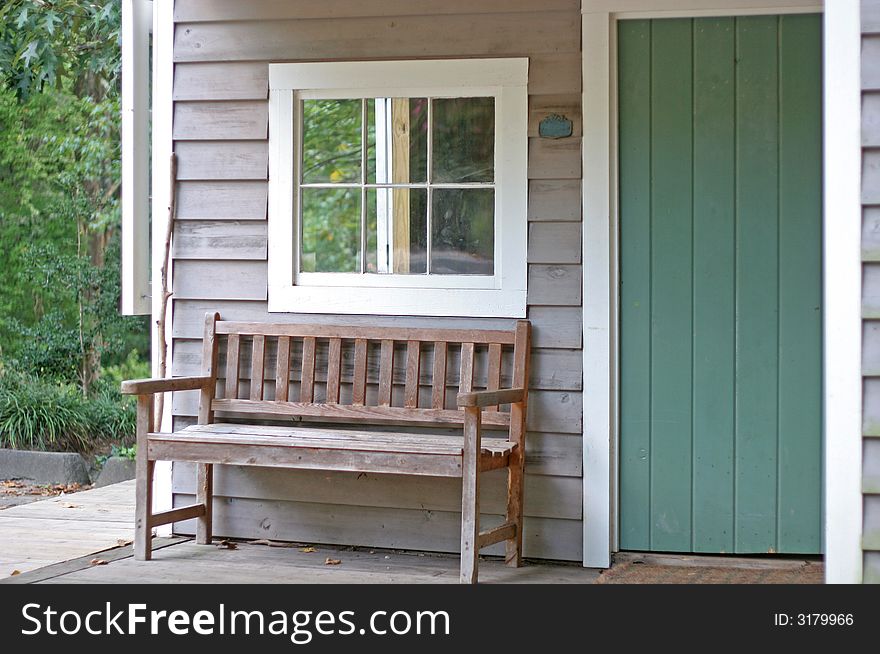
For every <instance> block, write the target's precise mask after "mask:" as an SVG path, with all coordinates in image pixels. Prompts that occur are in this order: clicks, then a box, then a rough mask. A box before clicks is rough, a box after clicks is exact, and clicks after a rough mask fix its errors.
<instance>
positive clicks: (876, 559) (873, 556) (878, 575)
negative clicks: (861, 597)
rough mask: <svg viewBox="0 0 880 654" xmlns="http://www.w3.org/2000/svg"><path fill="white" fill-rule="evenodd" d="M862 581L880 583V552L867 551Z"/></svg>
mask: <svg viewBox="0 0 880 654" xmlns="http://www.w3.org/2000/svg"><path fill="white" fill-rule="evenodd" d="M863 570H864V572H863V578H862V581H863V582H864V583H866V584H880V552H865V557H864V568H863Z"/></svg>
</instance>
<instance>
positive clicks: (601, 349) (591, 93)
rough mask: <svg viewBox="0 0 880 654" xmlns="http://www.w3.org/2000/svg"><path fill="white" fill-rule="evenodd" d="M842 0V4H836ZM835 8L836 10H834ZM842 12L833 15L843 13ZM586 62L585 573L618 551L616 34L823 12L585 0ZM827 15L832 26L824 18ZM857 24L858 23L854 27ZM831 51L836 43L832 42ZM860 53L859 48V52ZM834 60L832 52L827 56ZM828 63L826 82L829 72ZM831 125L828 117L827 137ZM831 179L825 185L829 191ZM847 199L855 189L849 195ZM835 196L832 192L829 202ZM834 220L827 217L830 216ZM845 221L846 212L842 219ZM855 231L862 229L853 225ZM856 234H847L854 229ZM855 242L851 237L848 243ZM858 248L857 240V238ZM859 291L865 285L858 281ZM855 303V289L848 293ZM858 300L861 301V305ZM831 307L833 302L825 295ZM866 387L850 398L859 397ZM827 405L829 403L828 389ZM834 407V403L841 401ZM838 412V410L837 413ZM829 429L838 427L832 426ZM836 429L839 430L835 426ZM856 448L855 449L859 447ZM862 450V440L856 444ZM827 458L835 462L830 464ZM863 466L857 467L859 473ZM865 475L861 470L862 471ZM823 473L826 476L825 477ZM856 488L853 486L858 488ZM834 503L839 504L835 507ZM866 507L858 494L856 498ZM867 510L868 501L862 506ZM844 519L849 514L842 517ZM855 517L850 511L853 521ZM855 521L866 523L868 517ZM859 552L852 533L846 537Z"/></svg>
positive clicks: (853, 342) (779, 3)
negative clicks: (628, 28) (659, 23)
mask: <svg viewBox="0 0 880 654" xmlns="http://www.w3.org/2000/svg"><path fill="white" fill-rule="evenodd" d="M837 1H838V0H835V3H837ZM844 3H846V4H854V5H855V6H856V12H857V11H858V0H843V2H841V3H840V4H844ZM829 4H833V3H829ZM840 9H841V8H840V7H836V11H840ZM581 12H582V14H583V15H582V32H581V33H582V39H583V43H582V57H583V63H582V65H583V91H582V92H583V123H584V138H583V171H584V179H583V216H584V230H583V252H584V254H583V262H584V264H583V265H584V277H583V298H584V300H583V305H584V306H583V311H584V317H583V320H584V332H583V333H584V342H583V348H584V349H583V357H584V383H583V388H584V391H583V393H584V398H583V401H584V416H583V424H584V435H583V439H584V441H583V475H584V484H583V493H584V497H583V506H584V518H583V529H584V531H583V544H584V553H583V556H584V558H583V564H584V566H587V567H597V568H605V567H608V566H609V564H610V560H611V552H613V551H616V550H617V519H618V516H617V487H618V481H617V473H618V470H617V443H618V437H619V432H618V420H617V413H618V404H617V403H618V365H619V361H618V352H617V343H618V325H617V316H618V299H619V294H618V292H617V284H618V282H617V275H618V244H617V230H618V216H617V206H616V198H617V188H618V187H617V179H616V169H617V143H616V136H615V134H616V111H617V104H616V72H617V70H616V60H615V49H616V42H615V34H616V24H617V21H618V20H619V19H625V18H671V17H689V16H693V17H697V16H713V15H714V16H725V15H727V16H732V15H750V14H751V15H754V14H782V13H819V12H822V3H821V2H809V1H807V2H805V1H804V0H773V1H772V2H771V1H763V2H762V1H761V0H582V2H581ZM827 20H828V19H827V17H826V21H827ZM850 27H851V26H850ZM846 38H848V39H850V41H851V43H852V44H858V43H859V42H860V38H859V35H858V34H855V35H853V33H852V30H851V29H848V30H847V36H846ZM825 46H826V53H827V51H828V49H829V47H830V48H836V47H837V44H836V43H835V42H834V41H833V40H830V39H829V37H828V34H827V33H826V36H825ZM854 47H855V48H856V49H857V48H858V45H855V46H854ZM826 56H827V55H826ZM829 59H830V60H831V61H833V62H834V68H833V71H834V74H835V75H839V74H840V70H841V67H842V66H849V67H850V68H849V70H850V75H848V76H847V78H848V77H851V76H852V75H855V76H856V77H858V70H859V68H858V62H856V63H855V64H853V63H852V61H850V60H847V62H845V63H838V62H836V60H835V59H833V58H829ZM829 59H826V75H827V76H828V75H829V72H828V68H827V63H828V61H829ZM841 104H842V105H845V106H842V107H841V109H842V111H841V116H843V115H845V118H843V117H842V118H840V119H838V122H840V123H842V124H844V125H847V124H848V125H849V126H850V127H852V128H853V129H854V131H856V132H857V127H856V126H857V124H858V120H856V119H854V117H853V111H854V107H858V106H859V105H858V102H856V103H855V104H854V105H853V104H849V103H848V102H847V103H844V102H842V103H841ZM829 126H831V127H833V126H834V123H833V122H832V121H831V120H830V119H829V118H828V117H827V116H826V131H827V130H828V129H829ZM825 165H826V169H827V170H830V169H833V168H834V167H835V166H838V165H840V163H839V161H838V159H837V158H836V157H835V156H834V155H833V153H829V152H828V151H826V157H825ZM842 170H844V171H846V172H845V173H843V174H844V175H846V176H849V178H850V180H856V179H858V177H859V175H860V174H861V173H860V169H859V168H858V167H856V168H855V170H854V169H853V167H852V162H850V163H849V164H845V165H843V167H842ZM827 187H828V180H827V179H826V189H827ZM847 193H852V191H850V190H847ZM848 197H849V198H850V204H851V203H852V201H853V199H856V200H857V199H858V192H857V191H856V192H855V193H854V194H853V195H851V196H848ZM827 201H828V195H827V194H826V202H827ZM826 220H827V212H826ZM838 220H839V214H838ZM856 224H858V222H857V223H856ZM847 233H849V231H848V232H847ZM846 238H849V237H846ZM850 240H851V239H850ZM850 240H847V245H846V247H842V248H840V249H839V250H837V249H836V250H835V251H834V252H832V251H830V250H829V249H827V248H826V277H827V276H828V272H827V271H828V270H829V269H831V268H834V269H836V268H837V267H838V266H841V265H842V266H843V267H844V268H846V269H851V268H852V267H853V263H854V262H855V263H857V262H858V261H859V254H858V248H857V247H856V249H855V250H853V248H852V243H851V242H850ZM856 244H858V239H857V240H856ZM845 281H846V283H848V284H851V283H852V275H851V274H848V275H846V280H845ZM854 286H855V288H858V287H859V285H858V284H855V285H854ZM845 295H846V297H849V298H852V297H853V291H849V292H848V293H847V294H845ZM859 301H860V300H859ZM826 302H827V298H826ZM825 311H826V315H829V316H830V315H834V314H833V312H832V310H831V307H830V305H829V304H826V309H825ZM850 314H851V307H849V308H848V309H847V312H846V313H844V314H842V315H845V316H846V318H845V319H843V318H840V316H837V318H838V319H839V322H840V323H842V325H843V327H842V328H843V330H844V331H847V333H848V335H847V337H846V341H845V342H848V345H849V347H850V348H851V349H852V348H856V349H857V348H858V347H859V346H858V342H859V341H860V339H861V333H860V332H859V333H857V334H855V335H853V334H851V333H850V332H852V331H853V330H854V329H855V328H856V327H855V326H856V325H858V329H859V330H860V329H861V321H860V320H857V319H856V318H853V317H852V316H851V315H850ZM828 339H829V332H828V327H827V323H826V347H825V352H826V358H827V356H828V351H829V348H828ZM839 365H840V367H841V373H840V374H841V376H842V377H844V378H846V377H847V375H849V378H848V379H850V382H849V386H848V387H847V388H848V389H849V390H847V392H851V386H852V380H853V379H854V380H859V379H860V376H859V375H860V373H859V372H858V371H859V369H860V368H859V366H860V362H859V359H858V357H856V359H855V363H853V359H852V351H850V352H849V355H848V356H847V358H846V363H845V364H839ZM860 393H861V390H860V389H858V391H857V392H855V393H852V395H853V396H858V397H860ZM825 399H826V403H827V402H829V396H828V389H827V387H826V398H825ZM835 401H836V400H835ZM843 412H844V413H845V415H846V416H847V420H849V421H852V420H853V419H854V417H857V416H860V415H861V412H860V410H858V411H856V410H854V409H853V408H852V406H851V405H850V406H847V407H846V408H845V409H844V411H843ZM835 415H836V413H835ZM826 429H827V430H829V431H830V430H831V427H830V426H829V424H828V421H827V419H826ZM835 429H836V427H835ZM851 446H852V443H850V448H849V449H850V450H852V447H851ZM859 447H861V440H860V439H859ZM852 454H853V453H852V452H850V454H849V455H847V456H846V457H845V461H841V462H840V466H839V468H837V471H838V473H837V474H848V475H850V477H851V478H860V470H861V467H860V462H859V461H858V460H857V459H855V458H854V457H853V456H852ZM826 460H836V459H832V458H831V457H827V455H826ZM854 466H857V467H854ZM856 471H858V472H856ZM826 474H828V472H827V471H826ZM851 485H852V484H851ZM832 499H834V500H835V501H834V503H833V504H832V503H831V501H832ZM839 500H840V498H836V497H835V498H832V497H831V496H830V494H827V493H826V508H825V513H826V515H829V514H832V513H834V511H832V509H831V507H832V506H841V504H839V503H838V501H839ZM852 501H853V496H852V494H850V496H849V498H848V499H847V500H846V502H844V503H843V506H848V505H849V506H851V504H849V503H851V502H852ZM859 502H861V496H860V497H859ZM859 506H861V504H859ZM842 513H846V511H845V510H844V511H842ZM852 513H853V511H850V515H851V518H850V519H851V520H852V519H856V518H853V517H852ZM857 519H858V520H859V521H860V520H861V511H858V516H857ZM841 538H845V539H846V540H847V542H848V543H849V546H850V549H852V535H851V534H850V535H847V536H843V537H841Z"/></svg>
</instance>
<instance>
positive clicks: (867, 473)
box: [862, 438, 880, 495]
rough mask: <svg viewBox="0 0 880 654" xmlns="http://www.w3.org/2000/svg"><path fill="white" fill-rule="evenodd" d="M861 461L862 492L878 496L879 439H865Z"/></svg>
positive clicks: (879, 471)
mask: <svg viewBox="0 0 880 654" xmlns="http://www.w3.org/2000/svg"><path fill="white" fill-rule="evenodd" d="M862 461H863V462H864V467H863V470H862V492H864V493H871V494H874V495H880V438H866V439H865V443H864V446H863V448H862Z"/></svg>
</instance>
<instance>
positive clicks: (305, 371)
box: [299, 336, 316, 402]
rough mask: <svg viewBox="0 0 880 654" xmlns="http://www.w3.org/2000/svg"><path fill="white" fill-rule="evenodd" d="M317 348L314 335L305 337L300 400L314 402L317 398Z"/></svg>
mask: <svg viewBox="0 0 880 654" xmlns="http://www.w3.org/2000/svg"><path fill="white" fill-rule="evenodd" d="M315 350H316V341H315V337H314V336H306V337H305V338H303V355H302V377H301V378H300V391H299V401H300V402H312V401H313V400H314V398H315Z"/></svg>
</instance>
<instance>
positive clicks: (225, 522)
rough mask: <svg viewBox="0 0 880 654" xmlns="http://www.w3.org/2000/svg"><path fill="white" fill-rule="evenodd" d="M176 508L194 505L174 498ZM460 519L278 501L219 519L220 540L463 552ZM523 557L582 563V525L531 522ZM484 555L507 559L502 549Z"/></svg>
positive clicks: (488, 521) (180, 527)
mask: <svg viewBox="0 0 880 654" xmlns="http://www.w3.org/2000/svg"><path fill="white" fill-rule="evenodd" d="M174 502H175V504H176V505H180V506H185V505H187V504H191V503H192V502H193V497H192V496H190V495H175V497H174ZM460 520H461V514H460V513H456V512H446V511H426V510H420V509H387V508H374V507H363V506H354V505H348V504H346V505H327V504H314V503H308V502H285V501H278V500H252V499H240V498H227V499H226V501H225V502H224V503H223V504H222V505H220V506H218V507H217V508H216V510H215V514H214V533H215V535H216V536H218V537H231V538H253V536H254V535H255V534H259V537H260V538H266V539H269V540H288V541H294V542H309V543H329V544H340V543H352V544H356V545H362V546H369V547H388V548H393V549H409V550H426V551H434V552H458V548H459V533H458V532H459V527H460V524H461V523H460ZM481 521H482V524H483V526H484V527H486V528H490V527H493V526H495V525H498V524H501V521H502V516H500V515H498V516H492V515H488V514H486V515H483V516H482V517H481ZM194 527H195V524H194V523H193V522H183V523H177V524H176V525H175V528H174V529H175V532H176V533H181V534H189V533H193V532H194ZM524 532H525V533H524V546H523V554H524V556H526V557H538V558H549V559H558V560H562V561H579V560H580V559H581V555H582V536H583V533H582V527H581V522H580V520H556V519H549V518H526V520H525V525H524ZM482 553H483V554H496V555H499V554H501V555H503V554H504V545H503V544H498V545H493V546H492V547H488V548H486V549H485V550H483V551H482Z"/></svg>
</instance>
